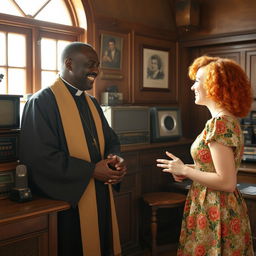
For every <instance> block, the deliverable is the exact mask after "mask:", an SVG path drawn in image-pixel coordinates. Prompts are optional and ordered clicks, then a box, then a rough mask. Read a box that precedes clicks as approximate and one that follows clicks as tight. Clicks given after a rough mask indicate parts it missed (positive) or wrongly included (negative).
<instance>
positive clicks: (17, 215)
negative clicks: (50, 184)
mask: <svg viewBox="0 0 256 256" xmlns="http://www.w3.org/2000/svg"><path fill="white" fill-rule="evenodd" d="M69 208H70V205H69V204H68V203H67V202H63V201H57V200H50V199H47V198H41V197H36V196H34V199H33V200H31V201H28V202H24V203H17V202H13V201H11V200H10V199H1V200H0V224H1V223H3V222H9V221H13V220H19V219H22V218H26V217H30V216H36V215H42V214H48V213H51V212H58V211H63V210H67V209H69Z"/></svg>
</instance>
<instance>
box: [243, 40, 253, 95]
mask: <svg viewBox="0 0 256 256" xmlns="http://www.w3.org/2000/svg"><path fill="white" fill-rule="evenodd" d="M245 58H246V72H247V75H248V77H249V79H250V81H251V85H252V88H253V95H254V98H256V72H255V71H256V45H255V48H254V49H251V50H247V51H246V53H245Z"/></svg>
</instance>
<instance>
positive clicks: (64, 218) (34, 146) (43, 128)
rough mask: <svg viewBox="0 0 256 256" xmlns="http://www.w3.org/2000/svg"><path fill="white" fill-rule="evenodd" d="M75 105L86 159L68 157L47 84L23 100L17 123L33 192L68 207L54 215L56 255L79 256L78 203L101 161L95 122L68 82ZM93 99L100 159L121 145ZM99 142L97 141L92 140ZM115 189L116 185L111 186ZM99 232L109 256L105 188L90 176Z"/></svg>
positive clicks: (22, 154)
mask: <svg viewBox="0 0 256 256" xmlns="http://www.w3.org/2000/svg"><path fill="white" fill-rule="evenodd" d="M65 86H66V87H67V88H68V90H69V92H70V93H71V94H72V96H73V98H74V100H75V102H76V105H77V107H78V109H79V113H80V117H81V121H82V124H83V128H84V132H85V136H86V140H87V144H88V148H89V152H90V157H91V162H86V161H84V160H81V159H78V158H75V157H71V156H70V155H69V152H68V148H67V144H66V139H65V135H64V130H63V126H62V122H61V118H60V114H59V111H58V107H57V103H56V100H55V97H54V95H53V93H52V91H51V89H50V88H45V89H43V90H41V91H39V92H37V93H35V94H34V95H33V96H32V97H31V99H30V100H29V101H28V102H27V103H26V105H25V108H24V111H23V116H22V124H21V134H20V161H21V163H22V164H25V165H27V168H28V177H29V186H30V188H31V190H32V192H33V193H36V194H39V195H42V196H46V197H49V198H52V199H57V200H63V201H67V202H69V203H70V204H71V205H72V208H71V209H69V210H67V211H63V212H60V213H58V255H59V256H71V255H76V256H82V255H83V250H82V243H81V234H80V222H79V211H78V207H77V204H78V201H79V199H80V197H81V196H82V194H83V192H84V191H85V189H86V187H87V185H88V183H89V181H90V178H91V177H92V174H93V171H94V168H95V164H96V163H97V162H98V161H100V160H101V156H100V152H99V150H98V147H97V146H96V145H95V144H94V143H93V137H95V138H96V140H98V137H97V132H96V128H95V124H94V121H93V118H92V114H91V111H90V108H89V106H88V103H87V101H86V99H85V95H84V93H82V94H81V95H79V92H80V91H79V90H77V89H76V88H74V87H71V86H69V85H67V84H65ZM91 98H92V100H93V102H94V103H95V105H96V107H97V109H98V111H99V113H100V117H101V120H102V125H103V132H104V138H105V158H106V157H107V155H108V154H110V153H112V154H116V155H120V143H119V140H118V137H117V136H116V134H115V133H114V131H113V130H112V129H111V128H110V127H109V125H108V123H107V121H106V119H105V117H104V114H103V112H102V110H101V107H100V105H99V104H98V103H97V101H96V99H95V98H93V97H91ZM97 144H98V145H99V143H97ZM115 187H116V189H118V186H115ZM95 188H96V197H97V209H98V221H99V233H100V242H101V253H102V255H109V248H110V246H109V245H110V240H111V238H110V237H111V236H110V233H111V228H110V224H111V217H110V203H109V191H108V186H107V185H104V183H103V182H101V181H97V180H95Z"/></svg>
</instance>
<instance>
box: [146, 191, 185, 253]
mask: <svg viewBox="0 0 256 256" xmlns="http://www.w3.org/2000/svg"><path fill="white" fill-rule="evenodd" d="M142 198H143V201H144V203H145V204H146V205H147V206H149V207H150V208H151V252H152V256H156V255H157V253H158V252H159V249H160V247H161V246H159V245H158V244H157V225H158V219H157V210H158V209H160V208H178V207H182V206H183V205H184V202H185V200H186V195H184V194H180V193H174V192H154V193H147V194H144V195H143V196H142Z"/></svg>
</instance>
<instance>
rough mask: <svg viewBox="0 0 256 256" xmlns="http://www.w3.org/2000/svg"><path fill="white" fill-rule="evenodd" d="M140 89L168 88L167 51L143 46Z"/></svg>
mask: <svg viewBox="0 0 256 256" xmlns="http://www.w3.org/2000/svg"><path fill="white" fill-rule="evenodd" d="M142 51H143V52H142V54H143V57H142V62H143V63H142V65H143V68H142V71H143V79H142V80H143V81H142V89H143V90H144V89H149V90H150V89H157V90H168V89H169V51H168V50H161V49H153V48H148V47H143V49H142Z"/></svg>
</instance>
